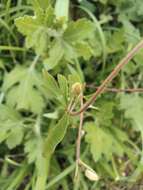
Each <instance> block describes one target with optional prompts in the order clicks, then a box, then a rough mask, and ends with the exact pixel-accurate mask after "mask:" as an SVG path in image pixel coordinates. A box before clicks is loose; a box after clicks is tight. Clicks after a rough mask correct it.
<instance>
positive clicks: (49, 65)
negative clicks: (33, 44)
mask: <svg viewBox="0 0 143 190" xmlns="http://www.w3.org/2000/svg"><path fill="white" fill-rule="evenodd" d="M63 55H64V50H63V47H62V46H61V43H60V42H59V41H56V42H55V44H54V45H53V47H51V49H50V51H49V58H47V59H45V60H44V65H45V68H46V70H51V69H53V68H54V67H55V66H56V65H57V64H58V63H59V61H60V60H61V59H62V57H63Z"/></svg>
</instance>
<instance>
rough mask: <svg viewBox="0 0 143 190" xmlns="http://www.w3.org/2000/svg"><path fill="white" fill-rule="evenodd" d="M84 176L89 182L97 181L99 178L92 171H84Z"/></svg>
mask: <svg viewBox="0 0 143 190" xmlns="http://www.w3.org/2000/svg"><path fill="white" fill-rule="evenodd" d="M85 176H86V177H87V178H88V179H89V180H91V181H98V180H99V176H98V175H97V173H96V172H95V171H93V170H89V169H86V170H85Z"/></svg>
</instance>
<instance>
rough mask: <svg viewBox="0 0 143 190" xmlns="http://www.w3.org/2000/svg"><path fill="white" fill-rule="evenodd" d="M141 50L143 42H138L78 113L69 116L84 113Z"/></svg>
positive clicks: (71, 113)
mask: <svg viewBox="0 0 143 190" xmlns="http://www.w3.org/2000/svg"><path fill="white" fill-rule="evenodd" d="M142 48H143V40H142V41H141V42H139V43H138V44H137V45H136V46H135V47H134V48H133V49H132V50H131V51H130V52H129V53H128V54H127V55H126V56H125V57H124V58H123V59H122V60H121V61H120V62H119V64H118V65H117V66H116V67H115V68H114V70H113V71H112V72H111V73H110V74H109V76H108V77H107V78H106V79H105V80H104V81H103V82H102V84H101V85H100V86H99V88H98V89H97V90H96V92H95V93H94V94H93V96H92V97H91V98H90V99H89V100H88V101H87V102H86V103H85V104H84V105H83V106H82V107H81V109H80V110H79V111H75V112H73V111H72V112H70V115H71V116H76V115H79V114H81V113H82V112H83V111H85V110H86V109H87V108H88V107H89V106H90V105H91V104H92V103H93V102H94V101H95V100H96V98H97V96H99V95H100V94H101V93H103V91H104V90H105V88H106V86H107V85H108V84H109V83H110V82H111V81H112V80H113V79H114V78H115V77H116V76H117V74H118V73H119V71H120V70H121V69H122V68H123V67H124V66H125V65H126V64H127V63H128V62H129V61H130V60H131V59H132V58H133V56H134V55H136V53H137V52H138V51H139V50H141V49H142Z"/></svg>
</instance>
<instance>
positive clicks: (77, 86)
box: [72, 82, 82, 95]
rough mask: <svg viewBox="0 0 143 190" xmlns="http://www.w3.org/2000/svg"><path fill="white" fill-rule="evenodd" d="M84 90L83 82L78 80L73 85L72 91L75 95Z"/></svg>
mask: <svg viewBox="0 0 143 190" xmlns="http://www.w3.org/2000/svg"><path fill="white" fill-rule="evenodd" d="M81 91H82V84H81V83H79V82H76V83H74V84H73V85H72V93H73V94H74V95H79V94H80V93H81Z"/></svg>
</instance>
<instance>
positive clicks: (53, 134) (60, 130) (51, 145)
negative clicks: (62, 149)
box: [43, 113, 69, 156]
mask: <svg viewBox="0 0 143 190" xmlns="http://www.w3.org/2000/svg"><path fill="white" fill-rule="evenodd" d="M68 123H69V115H68V114H67V113H65V114H64V115H63V117H62V118H61V119H60V121H59V122H58V123H57V124H56V126H52V127H51V128H50V131H49V132H48V134H47V137H46V139H45V145H44V153H43V154H44V155H45V156H46V155H51V154H52V153H53V152H54V150H55V148H56V146H57V145H58V144H59V143H60V142H61V141H62V139H63V138H64V136H65V134H66V131H67V127H68Z"/></svg>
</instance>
